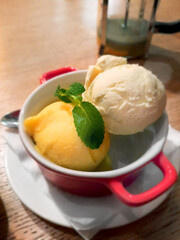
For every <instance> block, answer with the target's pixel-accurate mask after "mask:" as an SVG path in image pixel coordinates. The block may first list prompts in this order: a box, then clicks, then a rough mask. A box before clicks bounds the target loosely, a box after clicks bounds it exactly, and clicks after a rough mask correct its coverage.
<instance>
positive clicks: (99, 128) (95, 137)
mask: <svg viewBox="0 0 180 240" xmlns="http://www.w3.org/2000/svg"><path fill="white" fill-rule="evenodd" d="M84 91H85V88H84V86H83V85H82V84H80V83H77V82H75V83H73V84H71V85H70V87H69V88H68V89H64V88H61V87H60V85H59V86H58V87H57V89H56V92H55V94H54V95H55V96H56V97H58V98H59V99H60V100H61V101H63V102H66V103H72V104H73V105H74V108H73V111H72V114H73V118H74V124H75V127H76V131H77V134H78V136H79V137H80V138H81V141H82V142H84V143H85V145H86V146H87V147H90V148H91V149H96V148H99V147H100V145H101V144H102V142H103V139H104V132H105V130H104V122H103V119H102V116H101V114H100V113H99V111H98V110H97V108H96V107H95V106H94V105H93V104H91V103H90V102H86V101H83V99H82V96H81V95H82V93H83V92H84Z"/></svg>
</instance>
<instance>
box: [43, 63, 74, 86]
mask: <svg viewBox="0 0 180 240" xmlns="http://www.w3.org/2000/svg"><path fill="white" fill-rule="evenodd" d="M77 70H78V69H77V68H75V67H63V68H59V69H56V70H52V71H50V72H46V73H43V74H42V76H41V77H40V78H39V82H40V84H43V83H45V82H46V81H47V80H50V79H51V78H54V77H56V76H59V75H61V74H65V73H69V72H73V71H77Z"/></svg>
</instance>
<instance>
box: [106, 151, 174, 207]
mask: <svg viewBox="0 0 180 240" xmlns="http://www.w3.org/2000/svg"><path fill="white" fill-rule="evenodd" d="M152 162H154V164H155V165H156V166H157V167H158V168H160V170H161V171H162V173H163V175H164V177H163V179H162V181H161V182H160V183H158V184H157V185H156V186H154V187H153V188H151V189H149V190H147V191H145V192H143V193H140V194H135V195H134V194H131V193H129V192H128V191H127V190H126V189H125V188H124V186H123V184H122V180H123V177H121V178H110V179H107V178H106V180H107V182H106V180H105V182H106V183H105V182H104V184H106V185H107V186H108V187H109V189H110V190H111V191H112V192H113V193H114V194H115V195H116V196H117V197H118V198H119V199H120V200H121V201H122V202H124V203H125V204H126V205H129V206H134V207H136V206H141V205H143V204H145V203H148V202H150V201H152V200H153V199H155V198H157V197H158V196H160V195H161V194H163V193H164V192H165V191H167V190H168V189H169V188H170V187H171V186H172V185H173V184H174V183H175V181H176V179H177V172H176V169H175V168H174V166H173V165H172V163H171V162H170V161H169V160H168V159H167V158H166V156H165V155H164V154H163V153H162V152H160V153H159V154H158V155H157V156H156V157H155V158H154V159H153V160H152Z"/></svg>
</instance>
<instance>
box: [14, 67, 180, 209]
mask: <svg viewBox="0 0 180 240" xmlns="http://www.w3.org/2000/svg"><path fill="white" fill-rule="evenodd" d="M75 70H76V69H74V68H63V69H58V70H56V71H52V72H49V73H46V74H44V75H43V76H42V77H41V78H40V82H41V83H43V84H42V85H41V86H39V87H38V88H37V89H36V90H35V91H33V92H32V93H31V95H30V96H29V97H28V98H27V100H26V101H25V103H24V105H23V107H22V109H21V112H20V117H19V133H20V137H21V139H22V142H23V144H24V146H25V148H26V150H27V152H28V153H29V154H30V155H31V156H32V158H34V159H35V160H36V161H37V163H38V164H39V167H40V169H41V171H42V174H44V176H45V177H46V178H47V179H48V180H49V181H51V182H52V183H53V184H55V185H56V186H58V187H60V188H61V189H63V190H65V191H68V192H70V193H73V194H77V195H81V196H93V197H98V196H104V195H107V194H110V193H113V194H115V195H116V196H117V197H118V198H119V199H120V200H121V201H122V202H124V203H125V204H127V205H130V206H140V205H143V204H145V203H147V202H150V201H152V200H153V199H155V198H157V197H158V196H160V195H161V194H163V193H164V192H165V191H167V190H168V189H169V188H170V187H171V186H172V185H173V184H174V183H175V181H176V179H177V172H176V170H175V168H174V166H173V165H172V164H171V163H170V161H169V160H168V159H167V158H166V157H165V155H164V154H163V152H162V148H163V146H164V143H165V140H166V137H167V132H168V119H167V115H166V113H164V114H163V115H162V116H161V118H160V119H159V120H158V121H156V122H155V123H154V124H152V125H151V126H149V127H148V128H147V129H145V130H144V132H142V133H138V134H134V135H130V136H115V135H114V136H113V135H112V136H111V147H110V151H109V155H110V157H111V158H112V162H113V168H114V169H113V170H111V171H104V172H84V171H76V170H71V169H67V168H63V167H61V166H58V165H56V164H54V163H52V162H50V161H49V160H47V159H46V158H44V157H43V156H41V155H40V154H39V153H38V152H37V151H36V150H35V148H34V143H33V141H32V139H31V138H30V137H29V136H28V134H27V133H26V131H25V130H24V126H23V123H24V120H25V119H26V118H27V117H29V116H32V115H34V114H37V113H38V112H39V111H40V110H41V109H42V108H44V107H45V106H47V105H48V104H50V103H52V102H53V101H55V99H54V92H55V89H56V87H57V85H58V84H60V85H61V86H62V87H64V88H67V87H68V86H69V85H70V84H72V83H73V82H80V83H82V84H84V80H85V76H86V71H84V70H83V71H75ZM68 71H70V72H69V73H67V72H68ZM64 73H65V74H64ZM62 74H63V75H62ZM55 76H56V77H55ZM51 77H53V78H51ZM49 79H51V80H50V81H46V80H49ZM150 162H153V163H154V164H155V165H156V166H157V167H158V168H159V169H160V170H161V171H162V173H163V179H162V181H161V182H160V183H158V184H157V185H156V186H154V187H153V188H151V189H149V190H148V191H146V192H143V193H140V194H135V195H134V194H131V193H129V192H128V191H127V190H126V187H125V186H124V180H125V179H126V180H127V179H128V181H133V180H134V176H135V175H136V174H134V173H137V172H138V171H140V169H142V168H143V166H145V165H146V164H149V163H150ZM123 163H124V164H123ZM122 164H123V165H122Z"/></svg>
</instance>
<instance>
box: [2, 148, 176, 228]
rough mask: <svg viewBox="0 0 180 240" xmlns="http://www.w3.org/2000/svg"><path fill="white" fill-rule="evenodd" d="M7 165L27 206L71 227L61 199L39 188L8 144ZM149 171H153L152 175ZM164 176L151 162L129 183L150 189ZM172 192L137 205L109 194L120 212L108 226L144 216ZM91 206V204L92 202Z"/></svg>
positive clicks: (15, 189) (47, 217)
mask: <svg viewBox="0 0 180 240" xmlns="http://www.w3.org/2000/svg"><path fill="white" fill-rule="evenodd" d="M32 161H34V160H32ZM5 165H6V171H7V176H8V179H9V182H10V184H11V186H12V188H13V190H14V192H15V193H16V195H17V196H18V197H19V199H20V200H21V201H22V203H23V204H24V205H25V206H26V207H27V208H29V209H30V210H31V211H32V212H34V213H35V214H37V215H38V216H40V217H42V218H43V219H46V220H48V221H50V222H52V223H55V224H58V225H61V226H65V227H71V226H70V224H69V222H68V221H67V220H66V217H65V216H64V214H63V211H62V209H61V206H59V204H57V201H58V200H57V199H55V198H56V196H53V198H54V199H53V198H50V197H48V196H47V195H46V194H45V193H44V192H43V191H42V189H43V186H42V188H39V186H38V185H37V184H36V183H35V182H34V181H33V180H32V178H31V176H30V175H29V174H28V172H27V171H26V170H25V169H24V167H23V166H22V163H21V162H20V160H19V158H18V157H17V155H16V154H15V153H14V152H13V151H12V150H11V148H10V147H7V152H6V164H5ZM173 165H174V166H175V167H176V170H177V172H179V168H178V164H177V163H176V162H173ZM150 173H152V174H153V177H152V174H150ZM161 178H162V174H161V172H160V170H159V169H157V168H156V167H155V166H154V165H153V164H151V163H150V164H148V165H147V166H146V167H144V168H143V170H142V171H141V173H140V175H138V176H137V179H136V181H135V183H133V184H132V185H131V186H130V187H129V190H132V191H133V190H134V189H136V191H138V192H140V191H142V190H147V189H148V188H150V187H152V186H154V185H155V184H157V183H158V182H159V181H160V180H161ZM148 179H149V180H148ZM145 180H146V183H147V184H145V185H144V186H142V182H144V181H145ZM169 193H170V191H168V192H166V193H164V194H163V195H162V196H160V197H159V198H157V199H156V200H154V201H152V202H151V203H148V204H146V205H144V206H141V207H138V208H131V207H127V206H125V205H124V204H123V203H121V202H120V201H119V200H118V201H117V200H116V198H115V197H114V196H113V195H112V196H110V197H111V198H112V200H113V202H115V203H116V205H117V214H116V216H115V217H114V218H113V219H111V223H110V224H108V226H107V227H106V228H113V227H119V226H123V225H126V224H128V223H131V222H134V221H136V220H138V219H140V218H142V217H143V216H145V215H147V214H148V213H150V212H151V211H153V210H154V209H155V208H156V207H158V206H159V205H160V204H161V203H162V202H163V201H164V200H165V198H166V197H167V196H168V194H169ZM105 198H107V197H101V198H96V199H95V201H96V202H97V206H98V205H99V206H100V205H101V204H102V202H106V201H104V200H105ZM81 199H82V200H81V205H83V204H85V203H86V202H87V198H81ZM114 199H115V200H114ZM83 201H84V203H83ZM105 204H106V203H105ZM108 204H109V203H108V201H107V206H105V207H107V208H108V207H109V206H108ZM88 207H89V208H91V206H90V205H89V206H88ZM96 209H98V208H96Z"/></svg>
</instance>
